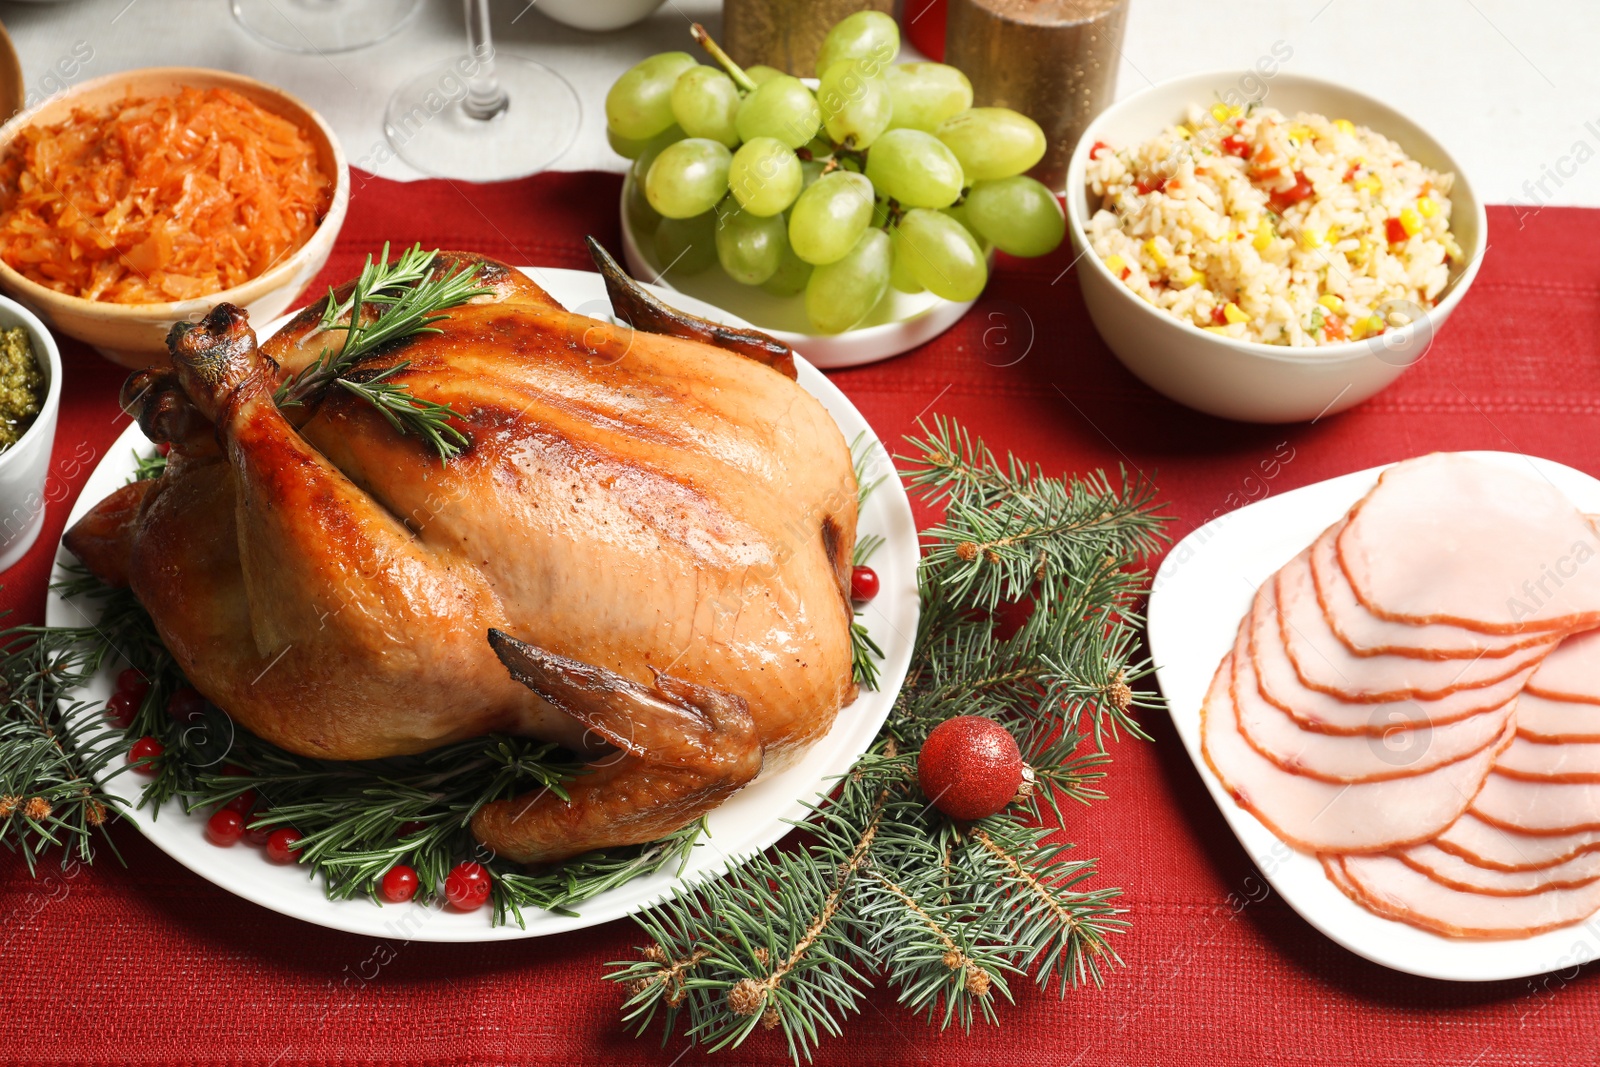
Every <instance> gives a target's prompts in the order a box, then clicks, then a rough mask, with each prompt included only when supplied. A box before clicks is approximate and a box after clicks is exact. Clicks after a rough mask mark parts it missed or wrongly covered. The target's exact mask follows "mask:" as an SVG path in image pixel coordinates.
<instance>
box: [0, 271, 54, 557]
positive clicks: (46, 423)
mask: <svg viewBox="0 0 1600 1067" xmlns="http://www.w3.org/2000/svg"><path fill="white" fill-rule="evenodd" d="M13 326H21V327H23V328H24V329H26V330H27V331H28V340H29V341H30V342H31V343H32V345H33V356H34V358H35V359H36V360H38V361H39V369H40V370H41V371H43V372H44V377H45V394H44V404H43V405H42V406H41V407H40V409H39V416H38V418H36V419H34V420H33V425H32V426H29V427H28V429H27V431H26V432H24V433H23V435H22V437H21V439H20V440H18V441H17V443H16V444H14V445H12V446H11V447H10V448H8V449H6V450H5V451H3V452H0V571H3V570H5V569H6V568H7V567H10V566H11V565H12V564H13V563H15V562H17V560H19V559H21V558H22V557H23V556H24V555H26V554H27V552H28V549H30V548H32V547H33V543H34V542H35V541H36V540H38V539H39V531H40V530H42V529H44V511H45V504H46V503H47V502H48V501H49V499H50V486H49V485H48V484H47V483H48V481H49V476H50V452H51V449H52V448H53V447H54V446H55V440H56V418H57V416H58V415H59V414H60V413H61V351H60V349H58V348H56V341H55V338H53V337H51V336H50V331H49V330H47V329H45V326H44V323H42V322H40V321H39V317H38V316H37V315H35V314H34V313H33V312H31V311H29V310H28V309H27V308H25V307H23V306H22V305H21V304H19V303H17V302H16V301H15V300H11V299H9V298H7V297H3V296H0V329H5V330H9V329H11V328H12V327H13Z"/></svg>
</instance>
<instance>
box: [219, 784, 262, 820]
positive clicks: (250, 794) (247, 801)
mask: <svg viewBox="0 0 1600 1067" xmlns="http://www.w3.org/2000/svg"><path fill="white" fill-rule="evenodd" d="M222 806H223V807H225V808H227V809H228V810H229V811H236V812H238V813H239V814H240V815H249V814H250V809H251V808H253V807H255V806H256V791H255V790H254V789H246V790H245V791H244V792H243V793H240V794H239V795H238V796H236V797H234V798H233V799H232V800H230V801H228V802H227V803H226V804H224V805H222Z"/></svg>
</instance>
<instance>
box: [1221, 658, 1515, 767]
mask: <svg viewBox="0 0 1600 1067" xmlns="http://www.w3.org/2000/svg"><path fill="white" fill-rule="evenodd" d="M1233 662H1234V669H1235V674H1234V680H1233V700H1234V708H1235V710H1236V712H1237V714H1238V716H1239V729H1240V731H1241V732H1242V733H1243V734H1244V737H1245V740H1246V741H1248V742H1249V743H1250V747H1252V748H1254V749H1255V750H1256V751H1257V752H1259V753H1261V754H1262V755H1263V756H1265V757H1267V759H1269V760H1271V761H1272V762H1273V763H1275V764H1276V765H1278V766H1279V767H1281V768H1282V769H1284V770H1286V771H1290V772H1292V773H1294V774H1299V775H1304V776H1306V777H1309V778H1318V779H1321V780H1322V781H1325V782H1373V781H1382V780H1384V779H1388V778H1404V777H1408V776H1410V775H1414V774H1423V773H1426V772H1427V771H1431V770H1433V769H1434V768H1436V767H1441V766H1443V765H1444V764H1446V763H1453V762H1455V761H1456V760H1459V759H1465V758H1466V757H1467V756H1470V755H1472V754H1473V753H1474V752H1477V751H1479V750H1480V749H1482V748H1483V747H1484V746H1486V745H1490V744H1493V743H1494V742H1495V741H1497V740H1499V739H1500V737H1501V735H1502V734H1504V733H1505V728H1506V722H1507V721H1508V720H1509V719H1510V717H1511V714H1512V710H1513V709H1514V707H1515V701H1510V702H1508V703H1506V704H1504V705H1502V706H1501V707H1499V708H1496V709H1493V710H1491V711H1485V712H1480V713H1479V714H1477V715H1471V716H1468V717H1467V718H1465V719H1461V720H1459V721H1457V722H1453V723H1450V724H1448V725H1445V726H1438V727H1434V726H1427V725H1422V726H1416V727H1400V726H1397V727H1391V728H1389V729H1388V730H1386V731H1385V732H1384V733H1382V734H1379V735H1373V734H1367V733H1362V734H1345V735H1340V734H1325V733H1320V732H1316V731H1313V730H1307V729H1304V728H1302V727H1301V726H1300V724H1299V723H1297V722H1295V720H1294V719H1293V718H1291V717H1290V716H1289V714H1288V713H1287V712H1285V711H1284V710H1283V709H1282V708H1279V707H1277V706H1276V705H1274V704H1271V703H1269V702H1268V701H1267V700H1266V699H1265V698H1264V697H1262V695H1261V691H1260V689H1259V688H1258V687H1257V685H1256V672H1255V668H1254V667H1253V666H1252V665H1251V662H1250V655H1249V647H1248V643H1247V642H1246V640H1245V637H1244V635H1243V634H1241V635H1240V637H1239V641H1238V645H1237V647H1236V649H1235V651H1234V659H1233Z"/></svg>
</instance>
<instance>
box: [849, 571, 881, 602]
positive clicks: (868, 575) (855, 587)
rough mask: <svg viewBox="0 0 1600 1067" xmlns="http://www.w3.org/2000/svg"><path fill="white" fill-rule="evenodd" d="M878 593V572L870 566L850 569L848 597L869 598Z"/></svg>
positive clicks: (856, 598)
mask: <svg viewBox="0 0 1600 1067" xmlns="http://www.w3.org/2000/svg"><path fill="white" fill-rule="evenodd" d="M877 595H878V572H877V571H875V570H873V569H872V568H871V567H853V568H851V570H850V599H851V600H871V599H872V598H873V597H875V596H877Z"/></svg>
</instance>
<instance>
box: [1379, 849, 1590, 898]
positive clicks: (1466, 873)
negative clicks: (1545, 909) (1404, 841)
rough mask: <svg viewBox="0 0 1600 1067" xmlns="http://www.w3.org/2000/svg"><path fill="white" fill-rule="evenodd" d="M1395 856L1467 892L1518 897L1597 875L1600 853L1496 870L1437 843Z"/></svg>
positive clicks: (1565, 886)
mask: <svg viewBox="0 0 1600 1067" xmlns="http://www.w3.org/2000/svg"><path fill="white" fill-rule="evenodd" d="M1394 854H1395V856H1396V857H1398V858H1399V859H1400V861H1401V862H1403V863H1405V864H1406V865H1407V866H1408V867H1413V868H1415V869H1416V870H1419V871H1421V872H1422V873H1423V874H1425V875H1427V876H1428V877H1429V878H1432V879H1433V880H1434V881H1436V882H1442V883H1443V884H1445V885H1447V886H1449V887H1450V888H1451V889H1460V890H1463V891H1464V892H1468V893H1487V894H1488V895H1490V896H1497V897H1520V896H1526V895H1527V894H1529V893H1542V892H1544V891H1545V890H1546V889H1572V888H1574V887H1576V886H1580V885H1587V884H1589V883H1590V882H1592V881H1594V880H1595V879H1596V878H1600V852H1583V853H1580V854H1578V855H1576V856H1574V857H1572V858H1571V859H1569V860H1565V861H1563V862H1561V863H1557V864H1553V865H1551V866H1549V867H1538V868H1535V869H1533V870H1526V871H1496V870H1491V869H1489V868H1487V867H1479V866H1478V865H1477V864H1475V863H1472V862H1471V861H1469V860H1467V859H1464V858H1463V857H1461V856H1457V855H1455V854H1454V853H1451V852H1446V851H1445V850H1444V849H1442V848H1439V847H1438V846H1437V845H1432V844H1422V845H1412V846H1410V847H1409V848H1402V849H1399V850H1397V851H1396V852H1395V853H1394Z"/></svg>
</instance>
